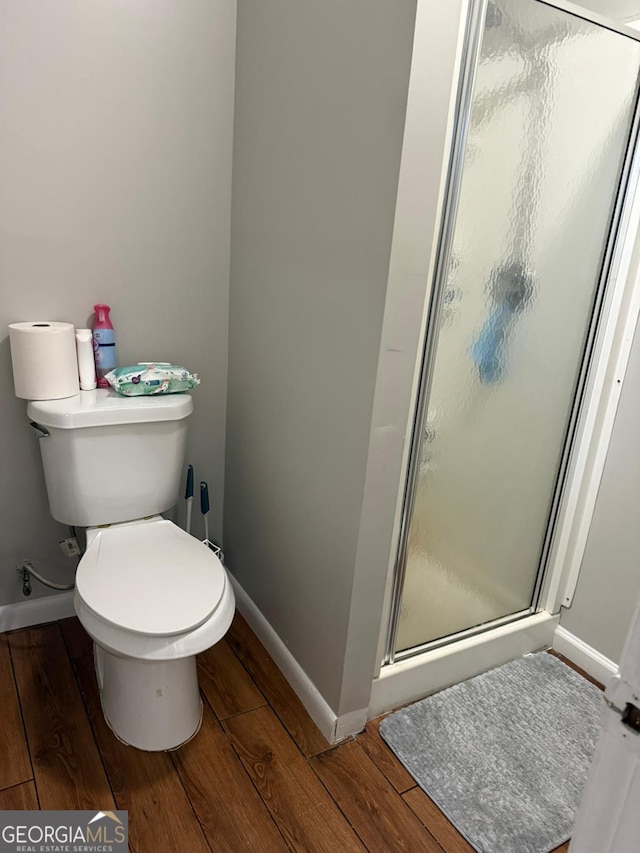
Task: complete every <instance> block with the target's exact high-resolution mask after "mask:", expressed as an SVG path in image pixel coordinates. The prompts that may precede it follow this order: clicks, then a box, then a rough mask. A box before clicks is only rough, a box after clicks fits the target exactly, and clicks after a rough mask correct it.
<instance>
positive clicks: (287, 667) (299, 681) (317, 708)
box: [229, 574, 367, 743]
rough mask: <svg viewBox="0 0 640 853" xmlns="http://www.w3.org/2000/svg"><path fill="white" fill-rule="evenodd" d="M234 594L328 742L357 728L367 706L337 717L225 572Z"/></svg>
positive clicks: (363, 721)
mask: <svg viewBox="0 0 640 853" xmlns="http://www.w3.org/2000/svg"><path fill="white" fill-rule="evenodd" d="M229 577H230V578H231V582H232V584H233V589H234V592H235V594H236V605H237V607H238V610H239V611H240V613H241V614H242V615H243V616H244V618H245V619H246V620H247V622H248V623H249V627H250V628H251V629H252V630H253V632H254V634H255V635H256V636H257V637H258V639H259V640H260V642H261V643H262V645H263V646H264V647H265V649H266V650H267V651H268V652H269V654H270V655H271V657H272V658H273V660H274V661H275V663H276V665H277V667H278V669H279V670H280V671H281V672H282V674H283V675H284V677H285V678H286V679H287V681H288V682H289V684H290V685H291V687H292V688H293V690H294V691H295V693H296V695H297V696H298V698H299V699H300V701H301V702H302V704H303V705H304V707H305V708H306V710H307V712H308V714H309V716H310V717H311V719H312V720H313V722H314V723H315V724H316V726H317V727H318V728H319V729H320V731H321V732H322V734H323V735H324V737H325V738H326V739H327V741H328V742H329V743H338V741H340V740H344V738H346V737H350V736H351V735H355V734H357V733H358V732H361V731H362V729H363V728H364V724H365V722H366V719H367V709H366V708H363V709H361V710H359V711H352V712H350V713H348V714H344V715H342V716H341V717H338V716H337V715H336V714H335V712H334V711H333V710H332V709H331V707H330V706H329V705H328V704H327V702H326V700H325V699H324V697H323V696H322V694H321V693H320V692H319V690H318V689H317V688H316V686H315V685H314V683H313V682H312V681H311V679H310V678H309V676H308V675H307V673H306V672H305V671H304V670H303V668H302V667H301V666H300V664H299V663H298V661H297V660H296V659H295V658H294V656H293V655H292V654H291V651H290V650H289V649H288V648H287V646H286V645H285V644H284V643H283V641H282V640H281V639H280V637H279V636H278V634H277V633H276V632H275V630H274V629H273V627H272V625H271V624H270V623H269V622H268V621H267V619H266V618H265V616H264V615H263V613H262V612H261V611H260V610H259V609H258V607H257V606H256V605H255V604H254V602H253V601H252V599H251V598H249V596H248V595H247V593H246V592H245V591H244V589H243V588H242V587H241V586H240V584H239V583H238V581H237V580H236V579H235V578H234V577H233V576H232V575H231V574H229Z"/></svg>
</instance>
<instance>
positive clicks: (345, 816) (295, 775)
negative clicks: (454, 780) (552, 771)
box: [0, 615, 569, 853]
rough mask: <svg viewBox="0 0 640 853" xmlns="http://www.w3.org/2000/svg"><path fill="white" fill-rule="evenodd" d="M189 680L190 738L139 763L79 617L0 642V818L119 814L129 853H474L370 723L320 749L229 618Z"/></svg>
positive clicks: (239, 622) (311, 727)
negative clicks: (52, 812) (114, 723)
mask: <svg viewBox="0 0 640 853" xmlns="http://www.w3.org/2000/svg"><path fill="white" fill-rule="evenodd" d="M198 671H199V677H200V685H201V689H202V693H203V696H204V715H203V720H202V728H201V730H200V732H199V734H198V736H197V737H196V738H195V739H194V740H192V741H191V742H190V743H188V744H186V745H185V746H183V747H181V748H180V749H179V750H177V751H175V752H172V753H150V752H140V751H138V750H135V749H132V748H131V747H128V746H125V745H124V744H123V743H121V742H120V741H119V740H118V739H117V738H116V737H115V736H114V735H113V733H112V732H111V730H110V728H109V726H108V725H107V723H106V722H105V720H104V717H103V715H102V710H101V707H100V697H99V694H98V688H97V685H96V680H95V675H94V670H93V654H92V646H91V641H90V640H89V638H88V636H87V635H86V633H85V632H84V630H83V628H82V627H81V625H80V623H79V622H78V621H77V620H76V619H67V620H65V621H63V622H60V623H54V624H51V625H46V626H42V627H38V628H30V629H26V630H21V631H15V632H12V633H9V634H0V810H3V809H35V808H46V809H63V808H77V809H96V808H100V809H102V810H105V809H113V808H120V809H128V811H129V836H130V849H131V850H132V851H135V853H147V851H149V853H151V851H153V853H177V851H179V850H188V851H190V853H191V851H193V853H200V851H203V853H208V851H215V853H239V851H246V853H254V851H255V853H286V851H288V850H293V851H301V853H316V851H317V853H324V852H325V851H327V853H351V851H365V850H367V851H370V853H385V852H386V851H388V853H396V851H407V853H473V850H472V848H471V847H470V846H469V844H468V843H467V842H466V841H465V840H464V838H463V837H462V836H461V835H460V834H459V833H458V831H457V830H456V829H455V827H453V826H452V824H451V823H449V821H448V820H447V818H446V817H445V816H444V815H443V814H442V812H440V811H439V809H438V808H437V807H436V806H435V805H434V803H433V802H432V801H431V800H430V799H429V797H427V795H426V794H425V793H424V792H423V791H422V790H421V789H420V788H419V787H418V786H417V785H416V783H415V780H414V779H413V778H412V777H411V776H410V775H409V773H407V771H406V770H405V769H404V767H402V765H401V764H400V762H399V761H398V760H397V759H396V757H395V756H394V754H393V753H392V752H391V751H390V750H389V748H388V747H387V746H386V744H385V743H384V741H383V740H382V739H381V737H380V734H379V732H378V727H379V724H380V720H372V721H371V722H370V723H368V724H367V727H366V730H365V731H364V732H362V734H360V735H358V736H357V737H356V738H351V739H349V740H348V741H345V742H343V743H341V744H339V745H338V746H335V747H331V746H330V745H329V744H328V743H327V742H326V741H325V739H324V737H323V736H322V734H321V733H320V731H319V730H318V729H317V727H316V726H315V724H314V723H313V721H312V720H311V718H310V717H309V715H308V714H307V712H306V711H305V709H304V707H303V705H302V704H301V702H300V700H299V699H298V697H297V696H296V694H295V693H294V692H293V690H292V689H291V687H290V686H289V684H288V682H287V681H286V679H285V678H284V676H283V675H282V673H281V672H280V671H279V669H278V668H277V666H276V665H275V663H274V661H273V660H272V659H271V657H270V656H269V655H268V654H267V652H266V651H265V649H264V648H263V646H262V645H261V644H260V642H259V641H258V639H257V638H256V636H255V635H254V634H253V632H252V631H251V629H250V628H249V626H248V625H247V623H246V622H245V621H244V619H242V617H241V616H239V615H236V618H235V619H234V622H233V625H232V627H231V630H230V631H229V633H228V635H227V637H226V638H225V639H224V640H223V641H222V642H220V643H219V644H218V645H217V646H215V647H214V648H213V649H210V650H209V651H207V652H205V653H204V654H203V655H201V656H200V657H199V659H198ZM568 849H569V847H568V844H564V845H562V846H561V847H559V848H558V849H557V851H556V853H565V852H566V851H568Z"/></svg>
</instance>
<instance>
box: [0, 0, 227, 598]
mask: <svg viewBox="0 0 640 853" xmlns="http://www.w3.org/2000/svg"><path fill="white" fill-rule="evenodd" d="M0 21H1V26H0V56H1V57H2V73H1V74H0V128H1V131H0V136H1V143H0V186H1V188H2V191H1V192H0V395H2V400H3V402H2V406H0V435H1V436H2V444H3V452H2V461H1V462H0V472H1V474H2V480H1V483H2V489H1V491H0V604H6V603H8V602H11V601H17V600H22V596H21V592H20V586H19V579H18V575H17V574H16V573H15V572H14V569H13V565H14V563H15V562H16V560H18V559H20V558H22V557H25V556H30V557H31V558H33V559H34V560H35V561H36V562H37V563H41V564H42V566H43V567H45V566H46V567H47V569H48V571H49V574H50V575H51V576H52V577H58V578H60V579H62V578H67V577H69V575H70V566H72V563H71V561H67V560H66V558H64V557H62V555H61V554H60V552H59V549H58V545H57V540H58V539H59V538H61V536H64V535H66V528H64V527H62V526H61V525H59V524H57V523H55V522H54V521H52V520H51V518H50V517H49V513H48V508H47V503H46V497H45V492H44V483H43V478H42V472H41V466H40V458H39V452H38V447H37V442H36V440H35V439H34V438H33V437H32V434H31V430H30V429H29V428H28V426H27V421H26V413H25V408H26V404H25V403H24V401H21V400H17V399H15V397H14V396H13V383H12V379H11V365H10V356H9V341H8V337H7V324H8V323H10V322H14V321H19V320H31V319H41V318H45V319H52V320H67V321H70V322H72V323H75V324H76V325H80V326H84V325H86V323H87V319H88V316H89V314H90V312H91V310H92V306H93V304H94V303H95V302H96V301H104V302H108V303H110V304H111V305H112V306H113V312H112V316H113V319H114V325H115V327H116V335H117V344H118V357H119V362H120V363H121V364H127V363H131V362H135V361H138V360H139V359H143V360H144V359H152V358H159V359H162V360H170V361H176V362H178V363H184V364H186V365H187V366H188V367H189V368H191V369H192V370H197V371H199V372H200V375H201V376H202V385H201V386H200V388H198V389H197V390H196V391H195V392H194V402H195V414H194V416H193V420H192V426H191V438H190V447H189V454H188V455H189V460H190V461H191V462H192V463H194V464H195V467H196V476H197V477H198V478H205V477H206V478H207V479H208V480H209V483H210V488H211V492H212V495H211V497H212V527H213V531H214V532H215V533H216V535H219V534H220V530H221V523H222V517H221V516H222V513H221V507H222V492H223V472H224V468H223V462H224V460H223V453H224V450H223V448H224V429H225V402H226V401H225V397H226V360H227V313H228V263H229V218H230V192H231V153H232V129H233V77H234V65H233V63H234V45H235V42H234V28H235V0H180V2H176V0H154V2H153V3H137V2H132V3H114V2H112V0H92V2H90V3H82V4H79V3H77V2H73V0H57V2H55V3H42V2H40V0H20V2H14V0H0ZM107 462H108V461H107ZM198 522H199V519H198ZM195 532H196V533H199V532H200V527H199V525H198V527H197V528H196V531H195ZM36 587H37V588H38V589H37V590H36V589H35V588H36ZM45 592H47V591H45V590H44V589H43V588H42V587H40V586H39V585H38V584H36V583H35V582H34V595H36V594H41V593H42V594H44V593H45Z"/></svg>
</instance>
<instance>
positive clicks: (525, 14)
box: [387, 0, 640, 662]
mask: <svg viewBox="0 0 640 853" xmlns="http://www.w3.org/2000/svg"><path fill="white" fill-rule="evenodd" d="M639 68H640V43H639V42H638V41H637V40H636V37H635V36H634V34H632V33H630V32H626V31H625V29H624V28H620V27H617V26H616V25H612V24H608V23H607V22H606V21H602V20H600V19H596V18H594V16H592V15H590V13H588V12H586V11H585V10H582V9H580V8H579V7H577V6H572V5H569V4H565V3H563V2H562V3H551V2H541V0H491V2H478V3H472V4H471V14H470V19H469V25H468V32H467V45H466V51H465V65H464V67H463V72H462V76H461V83H460V91H459V94H458V106H457V115H456V126H455V131H454V142H453V148H452V159H451V165H450V171H449V176H448V186H447V194H446V203H445V204H446V207H445V213H444V217H443V223H442V229H441V234H440V238H439V245H438V250H437V251H438V257H437V263H436V273H435V280H434V283H433V287H432V294H431V302H430V307H429V314H428V320H427V327H426V338H425V345H424V353H423V358H422V367H421V378H420V384H419V393H418V399H417V402H416V412H415V422H414V433H413V441H412V448H411V454H410V459H409V470H408V474H407V483H406V491H405V497H404V507H403V520H402V526H401V534H400V544H399V549H398V558H397V567H396V575H395V590H394V596H393V610H392V617H391V622H390V631H389V639H388V647H387V661H388V662H392V661H393V660H398V659H402V657H403V656H404V657H406V656H408V655H411V654H415V653H417V652H420V651H423V650H426V649H428V648H432V647H434V646H436V645H438V644H442V643H444V642H451V641H452V640H453V639H457V638H460V637H465V636H469V635H470V634H472V633H475V632H478V631H482V630H486V629H487V628H489V627H493V626H496V625H499V624H502V623H504V622H505V621H508V620H513V619H517V618H520V617H522V616H525V615H528V614H530V613H533V612H535V611H536V609H537V607H538V597H539V591H540V587H541V582H542V578H543V574H544V568H545V563H546V560H547V556H548V551H549V546H550V543H551V540H552V536H553V530H554V519H555V516H556V513H557V507H558V503H559V500H560V497H561V493H562V485H563V481H564V477H565V473H566V470H567V464H568V460H569V458H570V453H571V448H572V438H573V435H574V432H575V425H576V422H577V418H578V416H579V412H580V404H581V400H582V397H583V392H584V388H585V381H586V377H587V374H588V370H589V366H590V355H591V353H592V349H593V342H594V339H595V334H596V331H597V326H598V319H599V315H600V310H601V306H602V303H603V298H604V295H605V291H606V286H607V277H608V270H609V264H610V260H611V255H612V251H613V246H614V243H615V238H616V233H617V228H618V224H619V218H620V212H621V209H622V206H623V204H624V193H625V186H626V181H627V177H628V171H629V167H630V162H631V156H632V152H633V148H634V145H635V137H636V134H637V126H636V125H637V119H636V108H637V100H638V73H639Z"/></svg>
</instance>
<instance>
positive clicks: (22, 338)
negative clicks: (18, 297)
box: [9, 321, 80, 400]
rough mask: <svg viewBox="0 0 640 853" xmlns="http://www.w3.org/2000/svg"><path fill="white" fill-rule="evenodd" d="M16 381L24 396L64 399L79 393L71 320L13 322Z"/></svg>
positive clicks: (13, 357)
mask: <svg viewBox="0 0 640 853" xmlns="http://www.w3.org/2000/svg"><path fill="white" fill-rule="evenodd" d="M9 340H10V343H11V361H12V363H13V384H14V386H15V392H16V397H21V398H22V399H23V400H61V399H62V398H63V397H73V396H74V395H75V394H79V393H80V386H79V383H78V360H77V357H76V338H75V331H74V327H73V326H72V324H71V323H50V322H46V321H42V322H37V323H11V325H10V326H9Z"/></svg>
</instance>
